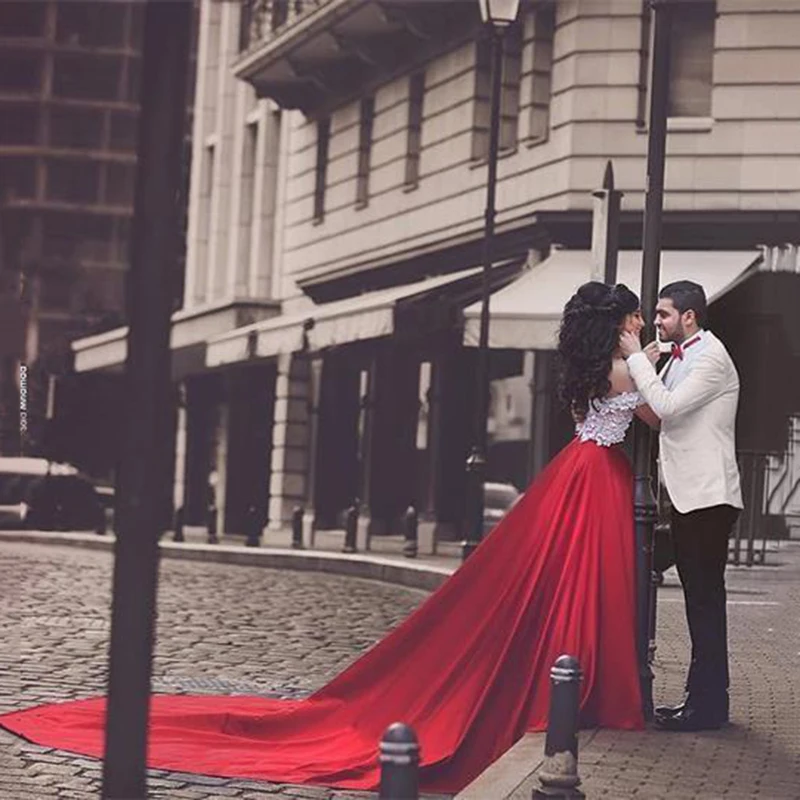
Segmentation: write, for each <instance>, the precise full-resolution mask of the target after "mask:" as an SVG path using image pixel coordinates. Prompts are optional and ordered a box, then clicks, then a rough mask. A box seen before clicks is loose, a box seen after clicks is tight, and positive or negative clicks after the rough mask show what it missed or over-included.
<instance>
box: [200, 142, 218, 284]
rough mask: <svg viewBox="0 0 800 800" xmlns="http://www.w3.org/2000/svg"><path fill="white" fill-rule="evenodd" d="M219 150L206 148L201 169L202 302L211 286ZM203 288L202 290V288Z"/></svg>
mask: <svg viewBox="0 0 800 800" xmlns="http://www.w3.org/2000/svg"><path fill="white" fill-rule="evenodd" d="M216 156H217V148H216V147H215V146H214V145H213V144H209V145H207V146H206V147H205V148H204V153H203V164H202V168H201V182H200V226H199V228H200V236H201V237H202V239H203V244H204V247H205V252H204V254H203V258H202V259H201V260H200V264H201V266H200V270H199V276H198V290H199V292H200V298H199V299H200V300H203V299H205V298H204V295H205V293H206V292H207V291H208V289H209V288H210V286H211V270H212V268H213V264H214V259H213V255H212V252H211V224H212V221H213V218H212V216H211V212H212V209H211V205H212V203H213V201H214V169H215V163H216ZM200 287H202V288H200Z"/></svg>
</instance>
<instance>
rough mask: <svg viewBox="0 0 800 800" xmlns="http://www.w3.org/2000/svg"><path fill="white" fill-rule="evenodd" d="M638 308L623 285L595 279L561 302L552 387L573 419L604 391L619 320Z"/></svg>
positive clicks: (579, 417) (607, 383) (581, 414)
mask: <svg viewBox="0 0 800 800" xmlns="http://www.w3.org/2000/svg"><path fill="white" fill-rule="evenodd" d="M638 310H639V298H638V297H637V296H636V295H635V294H634V293H633V292H632V291H631V290H630V289H629V288H628V287H627V286H625V285H624V284H621V283H618V284H617V285H616V286H609V285H607V284H605V283H599V282H597V281H591V282H590V283H584V284H583V286H581V287H580V289H578V291H577V292H576V293H575V294H574V295H573V296H572V297H571V298H570V299H569V301H568V302H567V304H566V306H564V316H563V317H562V319H561V329H560V331H559V335H558V358H559V382H558V391H559V396H560V398H561V400H562V402H563V403H564V404H565V405H566V406H567V408H569V410H570V411H571V412H572V415H573V416H574V417H575V418H577V419H583V418H584V417H585V416H586V413H587V412H588V411H589V404H590V403H591V402H592V401H593V400H595V399H597V398H602V397H605V396H606V395H607V394H608V392H609V391H610V389H611V383H610V381H609V379H608V375H609V373H610V372H611V360H612V354H613V352H614V350H615V349H616V347H617V345H618V343H619V332H620V325H622V322H623V320H624V319H625V317H626V315H628V314H633V313H634V312H636V311H638Z"/></svg>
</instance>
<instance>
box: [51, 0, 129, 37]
mask: <svg viewBox="0 0 800 800" xmlns="http://www.w3.org/2000/svg"><path fill="white" fill-rule="evenodd" d="M125 14H126V8H125V6H124V5H122V4H121V3H97V2H91V1H90V2H86V0H73V2H70V3H58V20H57V23H56V41H57V42H59V43H61V44H70V45H75V46H80V47H86V48H92V47H119V46H121V45H122V43H123V42H124V41H125Z"/></svg>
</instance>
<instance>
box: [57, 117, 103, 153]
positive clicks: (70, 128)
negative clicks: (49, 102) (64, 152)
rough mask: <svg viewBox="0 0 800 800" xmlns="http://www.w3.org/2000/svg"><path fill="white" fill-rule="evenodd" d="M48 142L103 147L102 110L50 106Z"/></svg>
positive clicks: (80, 147)
mask: <svg viewBox="0 0 800 800" xmlns="http://www.w3.org/2000/svg"><path fill="white" fill-rule="evenodd" d="M49 128H50V130H49V136H50V144H51V145H53V146H54V147H67V148H79V149H82V148H87V149H95V150H99V149H101V148H102V147H103V112H102V111H95V110H93V109H88V108H71V107H70V106H63V107H59V106H52V107H51V108H50V126H49Z"/></svg>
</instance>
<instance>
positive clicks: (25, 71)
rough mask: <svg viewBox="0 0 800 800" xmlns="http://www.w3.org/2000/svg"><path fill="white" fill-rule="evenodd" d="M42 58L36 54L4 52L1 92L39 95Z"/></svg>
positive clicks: (0, 63)
mask: <svg viewBox="0 0 800 800" xmlns="http://www.w3.org/2000/svg"><path fill="white" fill-rule="evenodd" d="M41 63H42V58H41V56H40V55H39V54H38V53H36V52H30V53H29V52H25V51H22V50H20V51H17V50H4V52H2V53H0V92H2V93H3V94H32V93H33V94H38V93H39V91H40V89H41V87H40V84H41Z"/></svg>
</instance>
